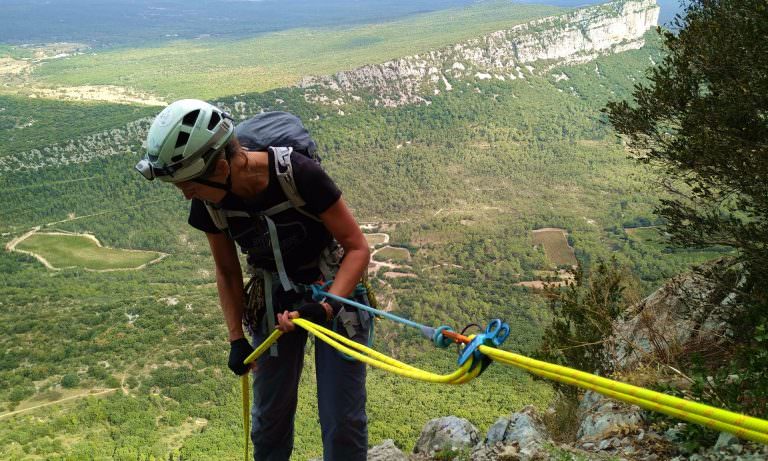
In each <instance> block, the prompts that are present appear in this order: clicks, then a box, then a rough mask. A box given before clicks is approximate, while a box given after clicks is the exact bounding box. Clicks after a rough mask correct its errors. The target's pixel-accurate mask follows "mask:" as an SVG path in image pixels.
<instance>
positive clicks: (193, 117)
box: [181, 109, 200, 126]
mask: <svg viewBox="0 0 768 461" xmlns="http://www.w3.org/2000/svg"><path fill="white" fill-rule="evenodd" d="M198 115H200V109H198V110H193V111H192V112H190V113H188V114H187V115H185V116H184V119H182V121H181V124H182V125H187V126H195V122H196V121H197V116H198Z"/></svg>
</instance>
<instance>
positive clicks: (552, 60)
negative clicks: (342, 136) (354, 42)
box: [299, 0, 659, 106]
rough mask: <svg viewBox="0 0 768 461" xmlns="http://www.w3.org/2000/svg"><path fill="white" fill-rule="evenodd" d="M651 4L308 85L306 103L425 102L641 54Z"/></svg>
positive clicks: (616, 7)
mask: <svg viewBox="0 0 768 461" xmlns="http://www.w3.org/2000/svg"><path fill="white" fill-rule="evenodd" d="M658 18H659V7H658V5H657V4H656V1H655V0H632V1H631V0H620V1H616V2H613V3H607V4H604V5H600V6H595V7H591V8H584V9H580V10H577V11H575V12H572V13H568V14H565V15H561V16H553V17H548V18H543V19H539V20H536V21H532V22H530V23H527V24H521V25H518V26H515V27H513V28H511V29H508V30H501V31H498V32H494V33H491V34H488V35H485V36H483V37H480V38H476V39H472V40H468V41H466V42H463V43H459V44H456V45H453V46H450V47H446V48H442V49H439V50H434V51H430V52H428V53H424V54H419V55H414V56H407V57H403V58H400V59H396V60H393V61H387V62H385V63H383V64H375V65H367V66H363V67H360V68H357V69H354V70H351V71H345V72H339V73H337V74H334V75H332V76H324V77H305V78H304V79H303V80H302V81H301V83H300V85H299V86H300V87H302V88H304V89H305V91H306V93H305V98H306V99H307V100H308V101H313V102H317V103H326V104H335V105H342V104H345V103H347V102H350V101H354V100H360V99H361V97H365V96H366V95H372V97H373V104H374V105H384V106H399V105H403V104H410V103H419V102H426V99H425V97H426V96H428V95H433V94H439V93H440V92H441V91H451V90H452V87H453V84H452V83H451V82H454V83H455V82H456V80H485V79H497V80H516V79H524V78H525V76H526V73H528V75H530V74H531V73H533V72H534V71H535V69H536V68H535V67H534V66H533V65H534V64H536V65H537V66H543V67H544V68H551V67H552V66H554V65H558V64H564V63H581V62H586V61H589V60H591V59H594V58H596V57H597V56H599V55H601V54H609V53H616V52H620V51H625V50H629V49H637V48H640V47H642V46H643V44H644V41H643V35H644V34H645V32H646V31H648V30H649V29H650V28H652V27H654V26H656V25H657V22H658Z"/></svg>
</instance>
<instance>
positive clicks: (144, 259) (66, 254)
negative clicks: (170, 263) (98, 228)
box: [16, 234, 160, 270]
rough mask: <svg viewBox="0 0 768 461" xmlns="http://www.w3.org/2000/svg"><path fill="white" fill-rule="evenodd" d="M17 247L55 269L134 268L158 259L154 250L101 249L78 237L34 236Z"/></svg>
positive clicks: (93, 243)
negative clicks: (40, 258) (43, 260)
mask: <svg viewBox="0 0 768 461" xmlns="http://www.w3.org/2000/svg"><path fill="white" fill-rule="evenodd" d="M16 248H17V249H19V250H22V251H28V252H30V253H35V254H37V255H40V256H41V257H43V258H45V259H46V260H47V261H48V262H49V263H50V264H51V265H52V266H53V267H55V268H64V267H73V266H74V267H82V268H86V269H92V270H106V269H134V268H138V267H139V266H141V265H142V264H147V263H148V262H150V261H152V260H154V259H156V258H158V257H159V256H160V254H159V253H156V252H153V251H133V250H131V251H129V250H120V249H115V248H104V247H101V246H98V245H97V244H96V241H94V240H93V239H91V238H88V237H85V236H80V235H59V234H34V235H31V236H30V237H29V238H27V239H25V240H24V241H23V242H21V243H19V245H18V246H17V247H16Z"/></svg>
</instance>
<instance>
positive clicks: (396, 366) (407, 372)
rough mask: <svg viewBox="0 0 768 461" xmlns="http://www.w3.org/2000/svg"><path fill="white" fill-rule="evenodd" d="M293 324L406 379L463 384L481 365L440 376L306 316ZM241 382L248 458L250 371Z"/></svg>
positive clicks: (275, 334) (266, 345) (250, 358)
mask: <svg viewBox="0 0 768 461" xmlns="http://www.w3.org/2000/svg"><path fill="white" fill-rule="evenodd" d="M293 323H294V324H296V325H298V326H300V327H301V328H304V329H305V330H307V331H308V332H310V333H312V334H313V335H314V336H315V337H316V338H318V339H320V340H321V341H323V342H325V343H327V344H328V345H330V346H331V347H333V348H334V349H336V350H338V351H339V352H342V353H344V354H346V355H348V356H350V357H353V358H355V359H357V360H359V361H361V362H363V363H366V364H368V365H371V366H373V367H376V368H380V369H382V370H385V371H389V372H391V373H395V374H397V375H400V376H404V377H406V378H411V379H416V380H419V381H426V382H430V383H444V384H463V383H466V382H468V381H470V380H472V379H473V378H475V377H477V376H478V375H479V374H480V370H481V367H480V366H477V367H473V366H472V364H473V360H468V361H467V362H466V363H465V364H464V365H462V366H461V367H459V368H458V369H457V370H456V371H454V372H452V373H449V374H447V375H439V374H436V373H432V372H428V371H424V370H421V369H419V368H416V367H414V366H412V365H408V364H407V363H403V362H401V361H399V360H397V359H394V358H392V357H389V356H388V355H384V354H382V353H381V352H378V351H376V350H373V349H371V348H370V347H368V346H365V345H363V344H360V343H357V342H355V341H353V340H351V339H349V338H347V337H345V336H342V335H340V334H338V333H336V332H335V331H332V330H329V329H327V328H325V327H322V326H320V325H317V324H315V323H312V322H310V321H308V320H305V319H294V320H293ZM282 334H283V333H282V332H281V331H280V330H275V331H273V332H272V334H270V335H269V336H268V337H267V339H265V340H264V341H263V342H262V343H261V344H259V346H258V347H257V348H256V349H255V350H254V351H253V352H252V353H251V355H249V356H248V357H247V358H246V359H245V360H244V361H243V363H245V364H246V365H247V364H249V363H251V362H253V361H254V360H256V359H257V358H258V357H259V356H261V354H263V353H264V352H266V351H267V350H268V349H269V348H270V346H272V344H274V343H275V341H277V339H278V338H279V337H280V336H281V335H282ZM240 379H241V384H242V391H243V430H244V432H245V461H248V445H249V444H250V441H249V433H250V412H249V411H250V399H249V394H250V380H249V379H248V373H246V374H244V375H243V376H241V378H240Z"/></svg>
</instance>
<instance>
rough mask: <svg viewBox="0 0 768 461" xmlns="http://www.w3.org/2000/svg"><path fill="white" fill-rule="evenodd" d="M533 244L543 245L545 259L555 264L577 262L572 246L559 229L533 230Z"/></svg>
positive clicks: (568, 264)
mask: <svg viewBox="0 0 768 461" xmlns="http://www.w3.org/2000/svg"><path fill="white" fill-rule="evenodd" d="M533 244H534V245H543V246H544V253H546V255H547V259H549V261H550V262H551V263H552V264H554V265H556V266H575V265H576V264H577V263H578V262H577V261H576V255H575V254H574V253H573V248H571V247H570V246H569V245H568V240H567V239H566V238H565V233H564V231H562V230H560V229H556V230H541V231H535V232H533Z"/></svg>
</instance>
